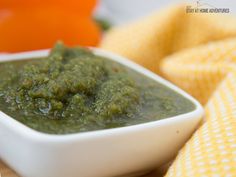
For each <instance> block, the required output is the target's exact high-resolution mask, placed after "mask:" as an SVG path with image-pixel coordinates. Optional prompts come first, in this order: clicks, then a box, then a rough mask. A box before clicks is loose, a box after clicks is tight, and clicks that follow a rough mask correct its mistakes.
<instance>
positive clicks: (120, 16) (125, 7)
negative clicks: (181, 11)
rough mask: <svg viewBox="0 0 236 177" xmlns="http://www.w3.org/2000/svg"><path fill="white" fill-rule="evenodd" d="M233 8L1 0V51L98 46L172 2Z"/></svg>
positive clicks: (156, 1) (158, 0) (226, 3)
mask: <svg viewBox="0 0 236 177" xmlns="http://www.w3.org/2000/svg"><path fill="white" fill-rule="evenodd" d="M184 2H185V3H192V4H193V5H197V4H200V5H203V6H206V7H207V6H208V7H217V8H229V9H230V13H231V14H235V13H236V1H232V0H204V1H203V0H198V1H197V0H185V1H183V0H169V1H168V0H67V1H64V0H47V1H46V0H21V1H19V0H0V53H9V52H22V51H30V50H39V49H46V48H51V47H52V46H53V44H54V43H55V42H56V41H58V40H62V41H64V43H65V44H67V45H69V46H74V45H81V46H98V45H99V43H100V41H101V39H102V37H103V34H104V32H105V31H106V30H108V29H109V28H111V27H114V26H117V25H122V24H125V23H129V22H131V21H133V20H136V19H138V18H140V17H142V16H146V15H148V14H150V13H152V12H155V11H158V10H159V9H161V8H165V7H166V6H168V5H170V4H178V3H184Z"/></svg>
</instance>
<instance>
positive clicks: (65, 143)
mask: <svg viewBox="0 0 236 177" xmlns="http://www.w3.org/2000/svg"><path fill="white" fill-rule="evenodd" d="M92 50H93V52H94V53H95V54H96V55H99V56H104V57H106V58H108V59H111V60H113V61H116V62H118V63H121V64H122V65H124V66H126V67H128V68H131V69H133V70H135V71H137V72H139V73H142V74H143V75H146V76H147V77H149V78H152V79H153V80H154V81H157V82H159V83H161V84H163V85H165V86H167V87H169V88H171V89H172V90H174V91H175V92H177V93H179V94H181V95H182V96H184V97H185V98H187V99H188V100H190V101H191V102H193V103H194V105H195V109H194V110H193V111H190V112H188V113H184V114H181V115H177V116H174V117H169V118H166V119H162V120H157V121H152V122H147V123H142V124H138V125H132V126H127V127H121V128H113V129H106V130H98V131H92V132H84V133H75V134H68V135H51V134H46V133H41V132H38V131H35V130H33V129H31V128H29V127H27V126H25V125H23V124H22V123H20V122H18V121H17V120H15V119H13V118H11V117H9V116H8V115H6V114H5V113H3V112H1V111H0V158H1V159H2V160H3V161H4V162H5V163H7V164H8V165H9V166H10V167H12V168H13V169H14V170H15V171H16V172H17V173H18V174H20V175H21V176H24V177H110V176H122V175H130V174H134V173H139V172H142V171H147V170H150V169H152V168H155V167H158V166H160V165H162V164H164V163H166V162H168V161H169V160H170V159H172V158H173V157H174V156H175V155H176V153H177V152H178V150H179V149H180V148H181V147H182V146H183V145H184V143H185V142H186V141H187V140H188V139H189V137H190V136H191V135H192V133H193V132H194V130H196V128H197V127H198V125H199V123H200V122H201V120H202V116H203V108H202V106H201V105H200V104H199V102H198V101H196V100H195V99H194V98H193V97H191V96H190V95H188V94H187V93H186V92H184V91H183V90H181V89H179V88H178V87H176V86H174V85H173V84H171V83H170V82H168V81H166V80H165V79H163V78H161V77H159V76H157V75H156V74H154V73H152V72H150V71H149V70H147V69H145V68H143V67H142V66H139V65H137V64H135V63H133V62H132V61H130V60H128V59H125V58H123V57H121V56H118V55H115V54H113V53H110V52H107V51H103V50H100V49H96V48H92ZM47 55H48V50H43V51H33V52H24V53H18V54H10V55H4V56H0V62H5V61H13V60H22V59H29V58H37V57H44V56H47ZM0 77H1V76H0Z"/></svg>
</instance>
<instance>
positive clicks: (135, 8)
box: [95, 0, 236, 25]
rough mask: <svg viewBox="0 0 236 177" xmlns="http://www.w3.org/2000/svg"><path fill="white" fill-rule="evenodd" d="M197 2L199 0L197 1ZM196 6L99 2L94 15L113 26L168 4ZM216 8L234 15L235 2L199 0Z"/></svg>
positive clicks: (155, 0)
mask: <svg viewBox="0 0 236 177" xmlns="http://www.w3.org/2000/svg"><path fill="white" fill-rule="evenodd" d="M198 1H199V0H198ZM184 2H187V3H193V4H197V0H100V3H99V4H98V7H97V9H96V12H95V14H96V15H97V16H100V17H103V18H105V19H107V20H108V21H110V22H112V23H113V24H115V25H117V24H123V23H127V22H129V21H132V20H134V19H137V18H139V17H141V16H144V15H147V14H149V13H151V12H154V11H157V10H158V9H161V8H165V7H166V6H168V5H170V4H178V3H184ZM199 2H200V3H201V4H205V5H206V6H204V7H207V4H209V5H211V6H214V7H216V8H229V9H230V13H231V14H236V0H200V1H199Z"/></svg>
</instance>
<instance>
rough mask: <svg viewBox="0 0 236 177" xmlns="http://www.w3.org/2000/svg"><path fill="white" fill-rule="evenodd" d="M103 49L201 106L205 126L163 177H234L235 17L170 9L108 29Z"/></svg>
mask: <svg viewBox="0 0 236 177" xmlns="http://www.w3.org/2000/svg"><path fill="white" fill-rule="evenodd" d="M101 47H102V48H104V49H106V50H110V51H113V52H115V53H118V54H120V55H123V56H125V57H127V58H130V59H132V60H133V61H135V62H137V63H139V64H141V65H143V66H145V67H146V68H148V69H150V70H152V71H154V72H156V73H158V74H160V75H162V76H163V77H165V78H167V79H168V80H170V81H172V82H173V83H175V84H176V85H178V86H179V87H181V88H183V89H184V90H186V91H187V92H189V93H190V94H191V95H193V96H194V97H195V98H197V99H198V100H199V101H200V102H201V103H202V104H203V105H204V106H205V111H206V115H205V122H204V123H203V124H202V125H201V127H200V128H199V129H198V130H197V131H196V132H195V133H194V135H193V136H192V137H191V139H190V140H189V141H188V142H187V143H186V144H185V146H184V147H183V148H182V149H181V151H180V152H179V153H178V155H177V157H176V159H175V160H174V163H173V164H172V165H171V167H170V168H169V170H168V171H167V174H166V176H167V177H185V176H190V177H198V176H199V177H200V176H201V177H211V176H212V177H235V176H236V17H231V16H229V15H227V14H220V15H219V14H206V13H186V5H185V4H181V5H174V6H171V7H169V8H167V9H164V10H162V11H160V12H158V13H156V14H152V15H151V16H148V17H145V18H143V19H140V20H139V21H137V22H133V23H130V24H127V25H124V26H120V27H115V28H113V29H111V30H110V31H109V32H108V33H107V34H106V35H105V37H104V39H103V41H102V42H101Z"/></svg>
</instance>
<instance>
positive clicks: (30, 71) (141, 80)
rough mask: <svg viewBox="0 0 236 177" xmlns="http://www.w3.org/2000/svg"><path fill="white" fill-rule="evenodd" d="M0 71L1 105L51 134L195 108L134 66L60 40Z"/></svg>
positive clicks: (134, 121)
mask: <svg viewBox="0 0 236 177" xmlns="http://www.w3.org/2000/svg"><path fill="white" fill-rule="evenodd" d="M0 76H1V77H0V110H2V111H3V112H5V113H6V114H8V115H10V116H11V117H13V118H14V119H16V120H18V121H19V122H22V123H23V124H25V125H27V126H28V127H31V128H33V129H35V130H38V131H41V132H45V133H50V134H69V133H76V132H84V131H92V130H99V129H107V128H115V127H122V126H129V125H134V124H139V123H144V122H149V121H155V120H159V119H163V118H167V117H171V116H175V115H178V114H182V113H187V112H190V111H191V110H193V109H194V104H193V103H192V102H190V101H189V100H187V99H186V98H184V97H183V96H181V95H179V94H177V93H176V92H174V91H172V90H171V89H169V88H167V87H165V86H163V85H162V84H160V83H157V82H156V81H153V80H152V79H150V78H147V77H146V76H143V75H142V74H140V73H137V72H136V71H133V70H131V69H129V68H127V67H124V66H122V65H121V64H118V63H116V62H114V61H111V60H109V59H106V58H103V57H99V56H96V55H94V54H93V53H92V52H91V51H90V50H88V49H84V48H79V47H75V48H68V47H65V46H64V45H63V44H61V43H58V44H57V45H56V46H55V47H54V48H53V49H52V51H51V53H50V55H49V56H48V57H45V58H40V59H30V60H21V61H12V62H5V63H1V64H0Z"/></svg>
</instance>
